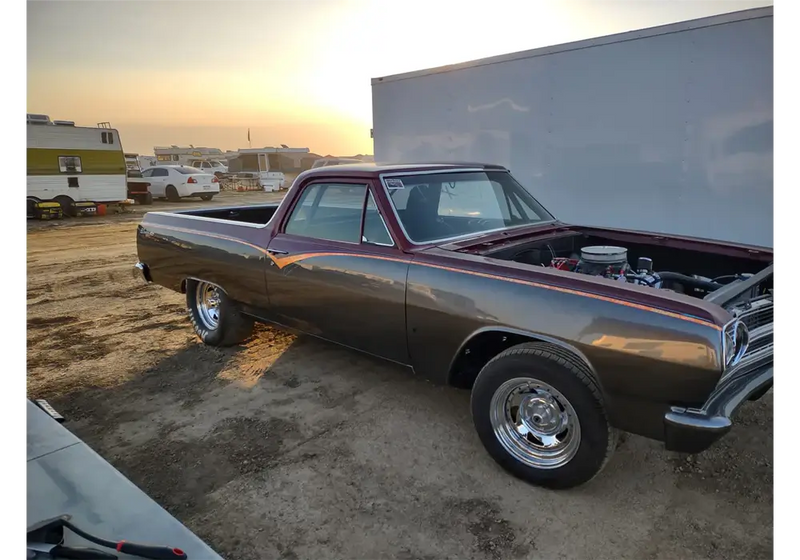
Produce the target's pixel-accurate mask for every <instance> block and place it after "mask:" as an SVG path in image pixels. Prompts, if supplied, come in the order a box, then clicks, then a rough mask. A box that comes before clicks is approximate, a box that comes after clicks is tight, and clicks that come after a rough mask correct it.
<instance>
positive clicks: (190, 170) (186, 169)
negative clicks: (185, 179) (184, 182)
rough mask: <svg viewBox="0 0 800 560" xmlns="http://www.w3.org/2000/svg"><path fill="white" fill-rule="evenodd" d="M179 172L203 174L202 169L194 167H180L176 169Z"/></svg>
mask: <svg viewBox="0 0 800 560" xmlns="http://www.w3.org/2000/svg"><path fill="white" fill-rule="evenodd" d="M175 171H177V172H178V173H183V174H184V175H198V174H200V175H203V174H204V173H203V170H202V169H196V168H194V167H178V168H176V169H175Z"/></svg>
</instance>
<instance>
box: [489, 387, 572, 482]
mask: <svg viewBox="0 0 800 560" xmlns="http://www.w3.org/2000/svg"><path fill="white" fill-rule="evenodd" d="M490 408H491V412H490V419H491V423H492V428H493V430H494V434H495V436H496V437H497V440H498V441H499V442H500V444H501V445H502V446H503V448H504V449H505V450H506V451H507V452H508V453H509V454H511V455H512V456H513V457H514V458H516V459H517V460H518V461H520V462H522V463H524V464H526V465H528V466H530V467H534V468H537V469H554V468H558V467H560V466H563V465H565V464H567V463H568V462H569V461H571V460H572V459H573V458H574V457H575V454H576V453H577V452H578V448H579V447H580V444H581V426H580V423H579V422H578V415H577V414H576V413H575V409H574V408H573V407H572V405H571V404H570V402H569V401H568V400H567V398H566V397H565V396H564V395H562V394H561V393H560V392H559V391H558V390H557V389H555V388H554V387H552V386H551V385H549V384H547V383H545V382H543V381H540V380H538V379H535V378H533V377H517V378H514V379H510V380H508V381H506V382H505V383H503V384H502V385H501V386H500V387H499V388H498V389H497V391H495V393H494V395H493V396H492V400H491V404H490Z"/></svg>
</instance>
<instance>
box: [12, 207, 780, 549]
mask: <svg viewBox="0 0 800 560" xmlns="http://www.w3.org/2000/svg"><path fill="white" fill-rule="evenodd" d="M279 198H280V195H275V194H264V193H247V194H239V193H230V194H229V193H223V194H222V195H220V196H219V197H218V198H217V199H215V200H214V201H213V202H212V203H202V202H198V203H179V204H170V205H168V204H163V203H161V204H160V203H156V204H155V205H154V206H152V207H151V208H152V209H153V210H160V209H167V208H174V207H181V208H188V207H190V206H193V205H197V206H208V205H209V204H212V205H227V204H239V203H241V204H246V203H247V204H249V203H258V202H263V201H273V200H276V199H279ZM145 209H148V208H145ZM140 218H141V209H140V208H136V209H135V212H133V213H129V214H123V215H118V216H108V217H104V218H83V219H72V220H63V221H60V222H54V223H31V222H29V226H28V296H27V302H28V396H29V397H30V398H40V397H44V398H48V399H50V400H51V402H52V403H53V404H54V405H55V407H56V409H57V410H59V411H60V412H62V414H64V415H65V416H66V417H67V418H68V421H67V423H66V424H65V425H66V427H67V428H69V429H70V430H72V431H74V432H75V433H76V434H77V435H78V436H79V437H81V438H83V439H84V440H85V441H86V442H87V443H88V444H89V445H91V446H92V447H93V448H94V449H95V450H96V451H98V452H99V453H100V454H101V455H102V456H104V457H105V458H106V459H108V460H109V461H110V462H111V463H112V464H113V465H114V466H115V467H117V468H118V469H119V470H120V471H121V472H122V473H124V474H125V475H126V476H128V477H129V478H130V479H131V480H132V481H133V482H134V483H136V484H137V485H139V486H140V487H141V488H142V489H143V490H144V491H145V492H147V493H148V494H150V495H151V496H152V497H153V498H154V499H155V500H156V501H158V502H159V503H161V504H162V505H163V506H164V507H165V508H166V509H167V510H169V511H170V512H171V513H172V514H173V515H175V516H176V517H177V518H178V519H179V520H181V521H182V522H183V523H185V524H186V525H187V526H188V527H189V528H190V529H191V530H192V531H194V532H195V533H197V534H198V535H199V536H200V538H202V539H204V540H205V541H206V542H208V543H209V544H210V545H211V546H212V547H213V548H215V549H216V550H218V551H219V552H220V554H221V555H222V556H224V557H225V558H228V559H230V560H244V559H247V560H253V559H256V558H295V559H297V558H311V557H314V558H400V559H407V560H411V559H434V558H479V559H489V560H499V559H501V558H502V559H506V558H542V559H548V560H552V559H556V558H587V559H589V558H591V559H603V558H613V559H632V560H633V559H635V560H642V559H651V558H663V559H675V558H681V559H690V558H698V559H700V558H703V559H742V560H754V559H761V558H772V545H773V538H772V527H773V513H772V505H773V494H772V447H773V442H772V410H773V405H772V392H770V393H768V394H767V395H766V396H765V397H764V398H763V399H762V400H761V401H758V402H755V403H749V404H748V405H746V407H745V408H743V409H742V411H741V412H740V413H739V424H738V425H737V426H736V427H735V428H734V429H733V431H732V432H731V433H730V434H729V436H728V437H727V438H725V439H723V440H722V441H721V442H720V443H718V444H717V445H716V446H715V447H714V448H712V449H711V450H710V451H708V452H706V453H705V454H703V455H700V456H697V457H695V458H693V459H691V460H688V459H686V458H684V457H681V456H678V455H675V454H671V453H667V452H666V451H664V450H662V449H661V447H660V445H659V444H658V443H656V442H652V441H649V440H645V439H643V438H638V437H634V436H630V437H628V438H627V439H626V440H625V442H624V443H623V444H622V445H621V446H620V448H619V449H618V451H617V453H616V455H615V456H614V457H613V459H612V460H611V462H610V463H609V465H608V466H607V467H606V469H605V471H603V473H602V474H601V476H600V477H598V478H597V479H595V480H594V481H593V482H592V483H590V484H589V485H587V486H584V487H581V488H578V489H575V490H571V491H568V492H552V491H547V490H542V489H538V488H534V487H531V486H528V485H526V484H524V483H522V482H520V481H518V480H515V479H513V478H511V477H510V476H508V475H507V474H505V473H504V472H503V471H501V470H500V468H499V467H497V466H496V465H495V463H494V462H493V461H492V460H491V459H490V458H489V456H488V455H487V454H486V453H485V452H484V451H483V448H482V447H481V444H480V442H479V441H478V438H477V436H476V435H475V433H474V431H473V428H472V425H471V421H470V416H469V407H468V401H469V394H468V392H466V391H460V390H456V389H450V388H446V387H434V386H432V385H430V384H428V383H427V382H425V381H423V380H419V379H415V378H413V377H412V376H410V375H409V374H408V373H406V371H405V370H404V369H402V368H399V367H396V366H394V365H391V364H386V363H383V362H380V361H377V360H375V359H372V358H369V357H365V356H362V355H359V354H357V353H354V352H352V351H349V350H346V349H342V348H338V347H336V346H332V345H329V344H326V343H323V342H320V341H317V340H315V339H312V338H306V337H300V338H297V337H295V336H293V335H290V334H288V333H285V332H281V331H279V330H276V329H272V328H269V327H262V328H259V329H258V331H257V333H256V335H255V336H254V337H253V338H252V340H250V341H249V342H247V343H246V344H244V345H243V346H241V347H236V348H231V349H226V350H217V349H213V348H208V347H204V346H202V345H201V344H199V343H198V341H197V339H196V338H195V336H194V335H193V333H192V330H191V327H190V324H189V321H188V319H187V316H186V313H185V310H184V300H183V296H182V295H180V294H177V293H173V292H169V291H167V290H165V289H162V288H160V287H157V286H144V285H141V284H139V283H137V282H136V281H135V280H134V279H133V278H132V277H131V275H130V268H131V265H132V264H133V263H134V262H135V258H136V257H135V242H134V234H135V230H136V225H137V223H138V221H139V219H140Z"/></svg>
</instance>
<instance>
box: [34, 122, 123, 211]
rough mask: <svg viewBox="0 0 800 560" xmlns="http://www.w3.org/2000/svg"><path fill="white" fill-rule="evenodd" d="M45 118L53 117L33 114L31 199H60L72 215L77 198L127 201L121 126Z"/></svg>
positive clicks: (81, 200) (82, 199) (57, 200)
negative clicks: (97, 125)
mask: <svg viewBox="0 0 800 560" xmlns="http://www.w3.org/2000/svg"><path fill="white" fill-rule="evenodd" d="M37 116H38V115H33V117H37ZM41 116H42V117H44V118H45V119H47V120H46V121H44V120H42V121H39V120H36V119H35V118H34V119H32V118H31V116H30V115H29V117H28V125H27V128H28V130H27V133H28V134H27V136H28V158H27V160H28V161H27V167H28V191H27V194H28V198H29V199H34V200H37V201H40V202H49V201H54V202H59V203H60V204H61V205H62V207H63V208H64V211H65V212H67V213H69V212H71V210H70V208H71V205H72V204H73V203H74V202H121V201H125V200H127V198H128V185H127V173H126V172H127V168H126V165H125V155H124V152H123V150H122V145H121V144H120V139H119V132H117V130H116V129H113V128H94V127H80V126H75V123H73V122H72V121H52V122H51V121H50V120H49V118H47V117H46V116H44V115H41Z"/></svg>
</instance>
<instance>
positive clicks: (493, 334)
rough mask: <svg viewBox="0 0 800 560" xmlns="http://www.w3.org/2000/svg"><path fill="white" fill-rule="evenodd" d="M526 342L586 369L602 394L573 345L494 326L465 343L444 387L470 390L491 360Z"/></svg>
mask: <svg viewBox="0 0 800 560" xmlns="http://www.w3.org/2000/svg"><path fill="white" fill-rule="evenodd" d="M526 342H543V343H546V344H549V345H552V346H553V347H554V348H558V349H560V350H561V351H562V352H566V353H568V354H569V355H571V356H572V357H573V358H574V359H575V360H577V361H578V362H580V363H581V365H583V366H585V367H586V369H587V372H588V373H589V374H590V375H591V377H592V379H593V380H594V382H595V383H596V384H597V386H598V388H600V389H601V391H602V385H601V383H600V379H599V376H598V375H597V372H596V371H595V369H594V366H592V363H591V362H590V361H589V358H587V357H586V354H584V353H583V352H581V351H580V350H579V349H578V348H576V347H575V346H573V345H572V344H570V343H568V342H565V341H563V340H561V339H558V338H554V337H551V336H548V335H544V334H541V333H534V332H530V331H524V330H520V329H514V328H511V327H495V326H490V327H481V328H480V329H477V330H475V331H473V332H472V333H471V334H470V335H469V336H468V337H467V338H465V339H464V342H462V343H461V346H459V348H458V351H457V352H456V353H455V355H454V356H453V358H452V359H451V360H450V368H449V370H448V376H447V384H448V385H451V386H454V387H461V388H465V389H471V388H472V385H473V384H474V383H475V379H476V378H477V377H478V373H480V371H481V369H482V368H483V366H485V365H486V364H487V363H488V362H489V361H491V360H492V358H494V357H495V356H497V355H498V354H500V353H501V352H503V351H505V350H507V349H509V348H511V347H513V346H517V345H518V344H524V343H526Z"/></svg>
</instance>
